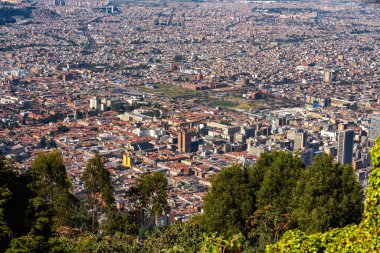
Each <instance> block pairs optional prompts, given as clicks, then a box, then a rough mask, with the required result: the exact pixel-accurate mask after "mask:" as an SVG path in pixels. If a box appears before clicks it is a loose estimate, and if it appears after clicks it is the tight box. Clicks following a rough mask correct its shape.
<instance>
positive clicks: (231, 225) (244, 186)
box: [202, 166, 255, 236]
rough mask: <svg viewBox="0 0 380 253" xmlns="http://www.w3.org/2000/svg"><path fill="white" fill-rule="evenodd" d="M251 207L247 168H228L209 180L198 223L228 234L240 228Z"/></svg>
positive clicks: (252, 205) (250, 190)
mask: <svg viewBox="0 0 380 253" xmlns="http://www.w3.org/2000/svg"><path fill="white" fill-rule="evenodd" d="M254 206H255V202H254V192H253V187H252V185H251V184H250V181H249V176H248V172H247V170H246V169H245V168H242V167H241V166H232V167H228V168H225V169H222V170H221V171H220V172H219V173H218V174H217V175H216V176H215V177H214V178H213V179H212V180H211V189H210V190H209V192H208V193H207V195H206V197H205V198H204V202H203V210H204V215H203V217H202V218H203V220H202V223H203V225H204V226H205V229H206V230H207V231H208V232H212V233H213V232H218V233H220V234H223V235H225V236H231V235H233V234H237V233H239V231H244V229H245V221H246V219H247V218H248V217H249V215H251V214H252V213H253V211H254Z"/></svg>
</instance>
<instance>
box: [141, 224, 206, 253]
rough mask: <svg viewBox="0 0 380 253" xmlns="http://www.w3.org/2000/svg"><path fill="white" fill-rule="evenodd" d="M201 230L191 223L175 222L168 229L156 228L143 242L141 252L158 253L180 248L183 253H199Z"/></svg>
mask: <svg viewBox="0 0 380 253" xmlns="http://www.w3.org/2000/svg"><path fill="white" fill-rule="evenodd" d="M201 242H202V230H201V228H200V226H199V225H198V224H196V223H194V222H192V221H189V222H177V223H174V224H171V225H170V226H168V227H164V228H156V229H155V230H154V231H153V232H152V233H151V234H149V235H148V236H147V238H146V240H145V241H144V246H143V249H142V252H147V253H160V252H162V250H170V249H173V248H175V247H176V248H177V249H179V248H181V249H183V252H199V251H200V243H201Z"/></svg>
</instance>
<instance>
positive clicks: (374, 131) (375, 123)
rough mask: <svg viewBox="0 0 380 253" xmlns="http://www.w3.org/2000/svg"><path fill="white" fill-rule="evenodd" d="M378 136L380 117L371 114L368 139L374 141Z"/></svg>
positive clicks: (379, 132)
mask: <svg viewBox="0 0 380 253" xmlns="http://www.w3.org/2000/svg"><path fill="white" fill-rule="evenodd" d="M379 135H380V115H376V114H373V115H372V117H371V129H370V134H369V137H370V139H372V140H376V138H377V137H378V136H379Z"/></svg>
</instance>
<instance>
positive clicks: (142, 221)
mask: <svg viewBox="0 0 380 253" xmlns="http://www.w3.org/2000/svg"><path fill="white" fill-rule="evenodd" d="M167 185H168V181H167V180H166V178H165V175H164V174H163V173H161V172H153V173H150V174H142V175H141V176H140V177H138V178H137V180H136V186H134V187H131V188H130V189H129V190H128V192H127V194H126V197H127V198H128V200H129V202H130V204H131V205H132V207H133V209H134V211H133V216H134V220H135V221H136V223H137V224H138V225H139V226H140V227H150V226H151V225H153V224H154V222H155V218H156V216H158V215H161V214H162V212H163V211H164V208H165V207H166V205H167V192H166V188H167Z"/></svg>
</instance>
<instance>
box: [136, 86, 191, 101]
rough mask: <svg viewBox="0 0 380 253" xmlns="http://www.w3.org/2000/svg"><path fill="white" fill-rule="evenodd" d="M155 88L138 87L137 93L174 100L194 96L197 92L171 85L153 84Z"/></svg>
mask: <svg viewBox="0 0 380 253" xmlns="http://www.w3.org/2000/svg"><path fill="white" fill-rule="evenodd" d="M155 86H157V88H156V89H151V88H149V87H146V86H139V87H138V91H140V92H145V93H148V94H156V95H162V96H166V97H170V98H176V97H182V96H188V95H195V94H196V93H197V91H193V90H190V89H186V88H183V87H179V86H176V85H173V84H163V83H161V84H155Z"/></svg>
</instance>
